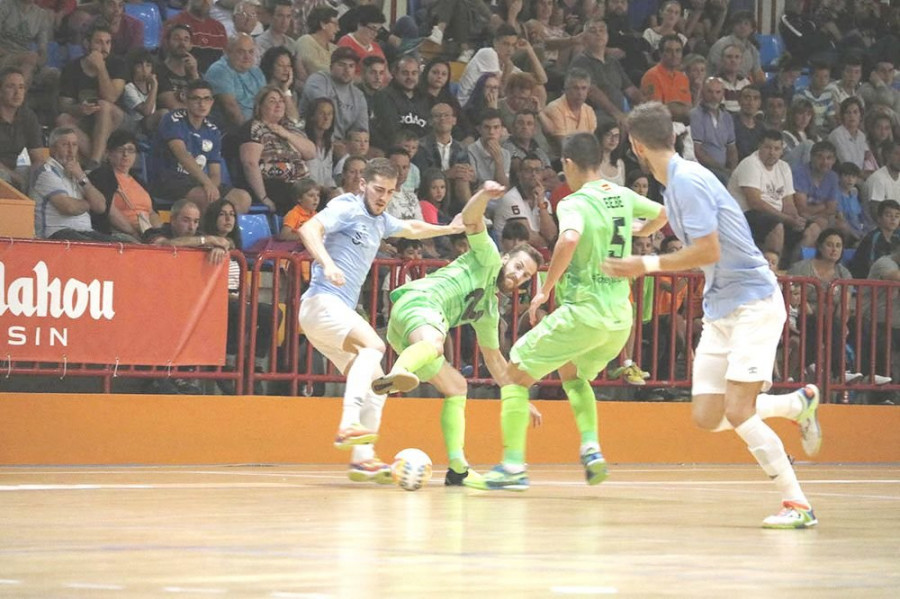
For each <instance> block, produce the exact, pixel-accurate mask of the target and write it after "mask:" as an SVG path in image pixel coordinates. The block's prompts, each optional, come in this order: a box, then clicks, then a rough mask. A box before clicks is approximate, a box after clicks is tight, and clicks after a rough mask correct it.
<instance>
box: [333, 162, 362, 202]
mask: <svg viewBox="0 0 900 599" xmlns="http://www.w3.org/2000/svg"><path fill="white" fill-rule="evenodd" d="M364 170H366V159H365V158H364V157H363V156H353V155H350V156H348V157H347V160H345V161H344V168H343V170H342V171H341V186H340V187H338V188H337V189H336V190H335V191H334V195H335V196H339V195H341V194H344V193H356V194H358V193H359V192H360V188H361V186H362V174H363V171H364Z"/></svg>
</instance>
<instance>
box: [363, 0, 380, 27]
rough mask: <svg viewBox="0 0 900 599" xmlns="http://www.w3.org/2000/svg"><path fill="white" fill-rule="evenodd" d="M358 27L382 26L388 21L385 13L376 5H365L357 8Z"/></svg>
mask: <svg viewBox="0 0 900 599" xmlns="http://www.w3.org/2000/svg"><path fill="white" fill-rule="evenodd" d="M356 18H357V22H356V23H357V27H365V26H366V25H381V24H382V23H384V22H385V21H387V19H385V18H384V13H383V12H381V9H380V8H378V7H377V6H375V5H374V4H364V5H363V6H360V7H359V8H357V11H356Z"/></svg>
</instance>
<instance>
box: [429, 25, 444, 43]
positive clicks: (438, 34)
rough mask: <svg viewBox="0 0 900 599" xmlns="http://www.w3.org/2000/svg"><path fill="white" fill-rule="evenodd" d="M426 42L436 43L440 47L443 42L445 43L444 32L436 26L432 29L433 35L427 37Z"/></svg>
mask: <svg viewBox="0 0 900 599" xmlns="http://www.w3.org/2000/svg"><path fill="white" fill-rule="evenodd" d="M425 41H429V42H432V43H435V44H437V45H438V46H440V45H441V43H443V41H444V32H443V31H441V28H440V27H438V26H437V25H435V26H434V27H432V28H431V35H429V36H428V37H426V38H425Z"/></svg>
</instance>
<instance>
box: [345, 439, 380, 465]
mask: <svg viewBox="0 0 900 599" xmlns="http://www.w3.org/2000/svg"><path fill="white" fill-rule="evenodd" d="M374 457H375V446H374V445H372V444H371V443H367V444H366V445H354V446H353V450H352V452H351V453H350V463H351V464H361V463H363V462H365V461H366V460H371V459H372V458H374Z"/></svg>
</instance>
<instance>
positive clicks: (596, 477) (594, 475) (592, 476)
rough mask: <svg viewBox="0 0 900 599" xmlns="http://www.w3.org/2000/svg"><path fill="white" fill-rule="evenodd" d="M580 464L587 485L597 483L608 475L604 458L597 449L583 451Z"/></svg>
mask: <svg viewBox="0 0 900 599" xmlns="http://www.w3.org/2000/svg"><path fill="white" fill-rule="evenodd" d="M581 464H582V465H583V466H584V478H585V480H587V484H589V485H599V484H600V483H602V482H603V481H605V480H606V477H608V476H609V471H608V470H607V468H606V460H605V459H604V458H603V454H602V453H600V451H599V450H588V451H586V452H585V453H583V454H582V455H581Z"/></svg>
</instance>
